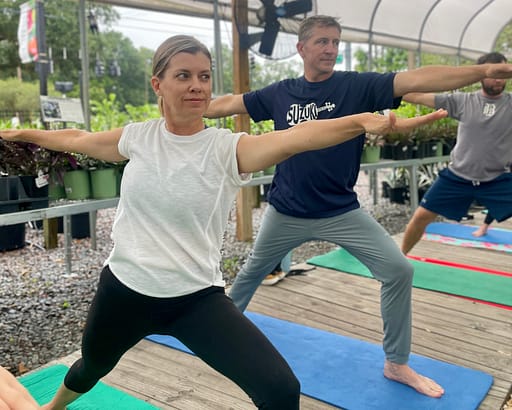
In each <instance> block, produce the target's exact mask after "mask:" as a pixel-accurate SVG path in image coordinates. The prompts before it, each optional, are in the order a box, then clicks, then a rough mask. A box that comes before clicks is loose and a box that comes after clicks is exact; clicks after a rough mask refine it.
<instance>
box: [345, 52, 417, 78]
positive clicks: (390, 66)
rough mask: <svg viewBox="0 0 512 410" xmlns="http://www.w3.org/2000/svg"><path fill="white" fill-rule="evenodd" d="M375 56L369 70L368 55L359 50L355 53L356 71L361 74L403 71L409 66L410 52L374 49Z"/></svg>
mask: <svg viewBox="0 0 512 410" xmlns="http://www.w3.org/2000/svg"><path fill="white" fill-rule="evenodd" d="M374 53H375V55H374V56H373V58H372V66H371V67H370V68H368V63H369V57H368V53H367V52H366V51H364V50H363V49H361V48H359V49H357V50H356V52H355V53H354V55H355V57H356V60H357V62H358V63H357V64H356V65H355V70H356V71H359V72H364V71H376V72H380V73H384V72H389V71H403V70H406V69H407V66H408V52H407V51H406V50H403V49H400V48H393V47H374Z"/></svg>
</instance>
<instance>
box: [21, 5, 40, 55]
mask: <svg viewBox="0 0 512 410" xmlns="http://www.w3.org/2000/svg"><path fill="white" fill-rule="evenodd" d="M36 29H37V27H36V1H35V0H30V1H27V2H26V3H23V4H21V5H20V23H19V26H18V43H19V45H20V46H19V51H18V53H19V55H20V59H21V62H22V63H31V62H32V61H37V59H38V51H37V31H36Z"/></svg>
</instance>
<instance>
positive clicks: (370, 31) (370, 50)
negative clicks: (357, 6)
mask: <svg viewBox="0 0 512 410" xmlns="http://www.w3.org/2000/svg"><path fill="white" fill-rule="evenodd" d="M381 3H382V0H377V3H376V4H375V7H374V8H373V11H372V16H371V18H370V24H369V25H368V71H372V64H373V23H374V21H375V16H376V15H377V10H378V8H379V6H380V4H381Z"/></svg>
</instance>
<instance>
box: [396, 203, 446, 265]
mask: <svg viewBox="0 0 512 410" xmlns="http://www.w3.org/2000/svg"><path fill="white" fill-rule="evenodd" d="M436 217H437V214H435V213H434V212H432V211H429V210H428V209H425V208H423V207H422V206H419V207H418V208H417V209H416V211H415V212H414V215H413V216H412V218H411V220H410V221H409V223H408V224H407V227H406V228H405V235H404V238H403V240H402V252H403V253H404V255H407V254H408V253H409V251H410V250H411V249H412V248H413V247H414V245H416V243H418V241H419V240H420V239H421V237H422V236H423V233H424V232H425V228H426V227H427V225H428V224H429V223H431V222H433V221H434V220H435V219H436Z"/></svg>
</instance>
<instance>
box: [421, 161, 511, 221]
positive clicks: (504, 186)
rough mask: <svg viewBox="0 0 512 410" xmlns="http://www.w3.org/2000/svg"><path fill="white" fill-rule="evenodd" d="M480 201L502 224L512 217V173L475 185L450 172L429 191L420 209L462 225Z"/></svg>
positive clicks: (446, 172)
mask: <svg viewBox="0 0 512 410" xmlns="http://www.w3.org/2000/svg"><path fill="white" fill-rule="evenodd" d="M474 201H477V202H478V203H479V204H480V205H482V206H485V207H486V208H487V209H488V211H489V214H491V215H492V216H493V217H494V218H495V219H496V220H497V221H498V222H501V221H504V220H505V219H508V218H510V217H511V216H512V173H510V172H507V173H504V174H502V175H500V176H499V177H497V178H495V179H493V180H492V181H487V182H480V183H479V184H478V185H475V184H473V181H470V180H467V179H464V178H461V177H459V176H457V175H455V174H454V173H453V172H452V171H450V170H449V169H448V168H445V169H443V170H441V171H440V172H439V177H438V178H437V179H436V181H435V182H434V184H433V185H432V186H431V187H430V189H429V190H428V191H427V193H426V194H425V196H424V197H423V199H422V200H421V203H420V206H422V207H423V208H425V209H428V210H429V211H431V212H434V213H436V214H439V215H442V216H444V217H445V218H448V219H453V220H455V221H460V220H461V219H462V217H464V216H465V215H467V213H468V210H469V207H470V206H471V204H472V203H473V202H474Z"/></svg>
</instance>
